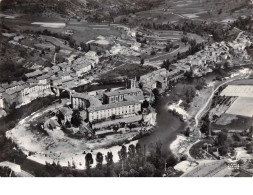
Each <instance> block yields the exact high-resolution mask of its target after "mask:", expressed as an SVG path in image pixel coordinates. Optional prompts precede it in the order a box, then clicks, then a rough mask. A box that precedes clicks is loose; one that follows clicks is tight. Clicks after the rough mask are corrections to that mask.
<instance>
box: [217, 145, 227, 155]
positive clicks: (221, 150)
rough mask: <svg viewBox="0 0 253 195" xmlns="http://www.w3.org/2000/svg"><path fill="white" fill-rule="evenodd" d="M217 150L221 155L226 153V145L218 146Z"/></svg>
mask: <svg viewBox="0 0 253 195" xmlns="http://www.w3.org/2000/svg"><path fill="white" fill-rule="evenodd" d="M218 151H219V154H220V155H221V156H224V155H226V154H227V153H228V148H227V146H226V145H224V146H221V147H219V148H218Z"/></svg>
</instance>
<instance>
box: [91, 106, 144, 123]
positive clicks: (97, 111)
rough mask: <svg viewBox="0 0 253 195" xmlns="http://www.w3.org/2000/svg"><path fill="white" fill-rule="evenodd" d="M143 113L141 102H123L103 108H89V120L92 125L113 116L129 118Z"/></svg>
mask: <svg viewBox="0 0 253 195" xmlns="http://www.w3.org/2000/svg"><path fill="white" fill-rule="evenodd" d="M140 111H141V103H140V102H139V101H123V102H117V103H111V104H104V105H101V106H93V107H89V108H88V119H89V121H90V122H91V123H92V122H93V121H96V120H105V119H108V118H110V117H112V116H113V115H114V116H115V117H129V116H133V115H138V114H139V112H140Z"/></svg>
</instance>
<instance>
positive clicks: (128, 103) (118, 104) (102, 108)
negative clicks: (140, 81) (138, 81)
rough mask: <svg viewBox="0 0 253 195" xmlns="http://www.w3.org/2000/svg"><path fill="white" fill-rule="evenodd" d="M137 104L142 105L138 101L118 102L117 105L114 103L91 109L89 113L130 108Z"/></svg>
mask: <svg viewBox="0 0 253 195" xmlns="http://www.w3.org/2000/svg"><path fill="white" fill-rule="evenodd" d="M135 104H140V103H139V102H138V101H123V102H117V103H113V104H104V105H101V106H94V107H89V108H88V112H95V111H99V110H107V109H111V108H117V107H122V106H129V105H135Z"/></svg>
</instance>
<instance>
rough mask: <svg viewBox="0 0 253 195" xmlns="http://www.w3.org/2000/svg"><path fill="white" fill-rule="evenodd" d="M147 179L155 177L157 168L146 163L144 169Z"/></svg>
mask: <svg viewBox="0 0 253 195" xmlns="http://www.w3.org/2000/svg"><path fill="white" fill-rule="evenodd" d="M143 171H144V176H145V177H153V176H154V173H155V167H154V165H152V164H151V163H146V164H145V165H144V167H143Z"/></svg>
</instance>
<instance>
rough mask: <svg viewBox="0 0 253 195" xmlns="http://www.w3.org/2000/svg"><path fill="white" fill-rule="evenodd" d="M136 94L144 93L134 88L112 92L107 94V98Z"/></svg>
mask: <svg viewBox="0 0 253 195" xmlns="http://www.w3.org/2000/svg"><path fill="white" fill-rule="evenodd" d="M136 92H142V90H141V89H139V88H133V89H124V90H117V91H111V92H107V93H105V95H106V96H116V95H124V94H129V93H136Z"/></svg>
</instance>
